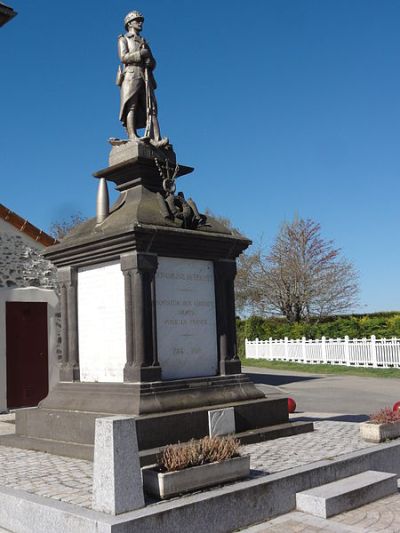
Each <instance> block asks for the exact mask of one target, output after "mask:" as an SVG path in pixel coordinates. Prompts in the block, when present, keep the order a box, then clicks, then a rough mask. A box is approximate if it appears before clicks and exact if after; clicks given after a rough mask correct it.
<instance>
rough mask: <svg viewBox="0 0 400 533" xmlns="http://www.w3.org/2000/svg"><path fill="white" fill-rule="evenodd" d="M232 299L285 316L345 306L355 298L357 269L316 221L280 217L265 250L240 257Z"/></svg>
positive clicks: (326, 312) (323, 312) (340, 309)
mask: <svg viewBox="0 0 400 533" xmlns="http://www.w3.org/2000/svg"><path fill="white" fill-rule="evenodd" d="M236 293H237V303H238V307H239V308H241V309H242V310H243V309H244V308H246V307H247V308H248V309H249V308H250V309H251V310H252V311H253V312H258V313H261V314H279V315H283V316H285V317H286V318H287V319H288V320H289V322H299V321H301V320H307V319H308V318H310V317H312V316H317V317H321V316H327V315H331V314H335V313H340V312H344V311H347V310H349V309H350V308H351V307H353V306H354V305H355V303H356V301H357V295H358V275H357V272H356V271H355V269H354V267H353V265H352V264H351V263H350V262H349V261H347V260H346V259H344V258H342V257H341V255H340V250H339V249H336V248H334V246H333V242H332V241H326V240H324V239H323V238H322V237H321V228H320V225H319V224H317V223H316V222H314V221H312V220H309V219H308V220H304V219H295V220H294V221H293V222H291V223H285V224H284V225H283V226H282V228H281V229H280V231H279V233H278V236H277V238H276V240H275V242H274V244H273V245H272V248H271V250H270V252H269V254H268V255H264V254H263V253H262V251H261V250H260V249H258V250H256V252H255V253H253V254H250V255H247V256H244V257H242V259H241V260H240V263H239V272H238V276H237V290H236Z"/></svg>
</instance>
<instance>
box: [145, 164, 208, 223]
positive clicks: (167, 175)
mask: <svg viewBox="0 0 400 533" xmlns="http://www.w3.org/2000/svg"><path fill="white" fill-rule="evenodd" d="M154 162H155V164H156V166H157V168H158V172H159V174H160V177H161V179H162V180H163V189H164V193H163V194H161V193H157V194H158V199H159V204H160V211H161V213H162V215H163V216H164V217H165V218H169V219H171V220H179V221H182V227H183V228H185V229H196V228H198V227H200V226H205V225H206V222H207V217H206V215H203V214H201V213H200V212H199V210H198V209H197V205H196V203H195V201H194V200H192V198H189V199H188V200H186V198H185V195H184V194H183V192H178V194H175V191H176V183H175V180H176V176H177V175H178V171H179V165H176V166H175V170H174V172H173V173H172V175H171V168H170V166H169V163H168V159H166V160H165V168H163V167H162V166H161V165H160V162H159V161H158V159H157V158H156V159H155V160H154Z"/></svg>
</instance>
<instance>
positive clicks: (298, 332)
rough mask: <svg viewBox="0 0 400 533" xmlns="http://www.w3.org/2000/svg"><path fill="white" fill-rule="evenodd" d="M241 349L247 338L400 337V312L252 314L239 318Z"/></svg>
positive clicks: (241, 352)
mask: <svg viewBox="0 0 400 533" xmlns="http://www.w3.org/2000/svg"><path fill="white" fill-rule="evenodd" d="M236 323H237V337H238V351H239V355H240V356H241V357H244V341H245V339H246V338H247V339H249V340H254V339H255V338H258V339H263V340H264V339H269V338H270V337H272V338H273V339H283V338H284V337H288V338H289V339H299V338H301V337H306V338H307V339H319V338H321V337H323V336H325V337H327V338H338V337H344V336H345V335H348V336H349V337H353V338H358V339H359V338H362V337H370V336H371V335H375V336H376V337H400V312H398V311H394V312H386V313H373V314H368V315H357V314H354V315H347V316H332V317H326V318H324V319H322V320H319V321H318V320H316V319H315V320H311V321H309V322H299V323H295V324H290V323H289V322H288V321H287V320H286V319H284V318H264V317H259V316H251V317H249V318H247V319H245V320H242V319H239V318H238V319H237V321H236Z"/></svg>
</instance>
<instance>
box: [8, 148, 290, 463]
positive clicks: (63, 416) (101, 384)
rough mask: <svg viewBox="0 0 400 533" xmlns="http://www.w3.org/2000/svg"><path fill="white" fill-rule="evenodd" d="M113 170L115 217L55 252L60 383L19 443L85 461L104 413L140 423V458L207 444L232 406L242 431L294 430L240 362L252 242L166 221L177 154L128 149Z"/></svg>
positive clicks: (51, 253)
mask: <svg viewBox="0 0 400 533" xmlns="http://www.w3.org/2000/svg"><path fill="white" fill-rule="evenodd" d="M155 158H157V161H158V165H157V164H156V162H155ZM110 160H111V166H109V167H108V168H106V169H104V170H101V171H99V172H97V173H96V174H95V176H96V177H98V178H102V179H106V180H107V181H108V182H110V181H111V182H114V183H115V185H116V187H117V190H119V191H120V197H119V198H118V200H117V202H116V203H115V205H114V206H112V208H111V209H110V213H109V215H108V216H107V217H106V218H105V219H104V221H102V222H101V223H98V222H97V220H96V218H94V219H91V220H88V221H86V222H84V223H83V224H81V225H80V226H78V227H77V228H75V229H74V230H73V231H72V232H71V233H70V234H69V235H68V236H67V237H66V238H65V239H64V240H63V241H62V242H61V243H60V244H58V245H56V246H53V247H51V248H49V249H48V250H47V252H46V257H47V258H48V259H50V260H51V261H52V262H53V263H54V264H55V265H56V266H57V268H58V272H59V280H60V286H61V309H62V327H63V332H62V335H63V359H62V364H61V369H60V383H59V384H58V385H57V386H56V387H55V388H54V389H53V390H52V391H51V392H50V394H49V396H48V397H47V398H46V399H45V400H43V401H42V402H41V404H40V405H39V407H38V408H37V409H30V410H26V411H19V412H18V413H17V419H16V430H17V439H18V436H19V437H21V438H23V439H25V440H26V439H28V441H29V442H30V446H31V447H34V448H35V449H44V450H46V449H47V450H49V451H54V450H56V451H57V450H58V452H59V453H67V454H68V455H73V454H74V453H75V452H74V450H78V449H79V450H80V452H79V453H78V452H76V455H79V456H85V453H86V452H85V453H83V452H82V449H83V448H84V447H85V446H86V447H87V446H92V445H93V438H94V422H95V419H96V418H97V417H99V416H104V414H112V415H136V416H137V419H136V424H137V431H138V441H139V449H141V450H143V449H147V448H154V447H157V446H161V445H164V444H168V443H170V442H177V441H183V440H187V439H190V438H192V437H201V436H204V435H206V434H208V410H209V409H210V408H211V409H214V408H218V409H220V408H221V409H223V408H226V407H229V406H232V407H233V408H234V417H235V426H236V431H238V432H243V431H249V430H254V429H257V428H263V427H265V426H268V425H271V424H282V423H285V422H287V421H288V411H287V401H286V399H285V398H275V397H274V398H265V396H264V394H262V393H261V392H260V391H259V390H258V389H257V388H256V387H255V385H254V384H253V383H252V382H251V381H250V380H249V379H248V378H247V377H246V376H245V375H243V374H242V373H241V365H240V361H239V359H238V356H237V351H236V331H235V304H234V278H235V274H236V258H237V256H238V255H239V254H240V253H241V252H242V251H243V250H244V249H245V248H247V246H248V245H249V244H250V242H249V241H248V240H247V239H246V238H244V237H243V236H241V235H240V234H238V233H237V232H236V231H234V230H231V229H228V228H226V227H224V226H223V225H222V224H220V223H219V222H218V221H216V220H213V219H212V218H209V219H208V220H207V224H206V225H201V226H199V227H197V229H188V227H185V220H184V219H183V218H182V219H180V218H179V217H171V216H170V214H168V209H165V205H164V203H165V202H164V196H165V195H164V192H163V181H162V178H161V176H160V174H161V171H162V172H163V171H164V170H163V169H166V167H167V166H170V167H171V168H175V160H176V158H175V154H174V153H173V151H172V150H165V151H160V150H155V149H154V148H153V147H152V146H151V145H143V144H140V143H139V144H136V143H127V144H125V145H121V146H114V147H113V149H112V154H111V156H110ZM160 169H161V171H160ZM191 170H192V169H191V168H190V167H185V166H182V165H180V166H179V170H178V171H177V176H178V177H179V176H180V175H183V174H185V173H189V172H191ZM163 202H164V203H163ZM50 441H51V446H50V445H49V444H48V443H49V442H50ZM57 442H59V443H60V444H59V446H58V448H57V446H55V443H57ZM82 447H83V448H82ZM67 448H68V452H66V449H67ZM71 450H72V452H71ZM86 455H88V454H86ZM89 455H90V454H89Z"/></svg>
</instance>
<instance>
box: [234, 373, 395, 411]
mask: <svg viewBox="0 0 400 533" xmlns="http://www.w3.org/2000/svg"><path fill="white" fill-rule="evenodd" d="M243 371H244V372H245V373H246V374H247V375H248V376H249V377H250V378H251V379H252V380H253V381H254V382H255V383H256V384H257V387H259V388H260V389H261V390H262V391H263V392H264V393H265V394H271V393H274V392H277V391H279V392H281V393H283V394H285V395H288V396H290V397H292V398H294V399H295V401H296V403H297V412H302V411H303V412H305V411H308V412H318V413H344V414H348V415H349V420H350V418H351V419H353V420H354V421H356V420H361V419H362V417H360V416H354V415H369V414H370V413H372V412H374V411H377V410H378V409H380V408H382V407H385V406H386V405H390V406H392V405H393V404H394V403H395V402H396V401H398V400H400V379H397V378H393V379H392V378H375V377H374V378H370V377H359V376H339V375H337V374H328V375H326V374H311V373H303V372H292V371H284V370H271V369H267V368H266V369H263V368H250V367H244V369H243Z"/></svg>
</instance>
